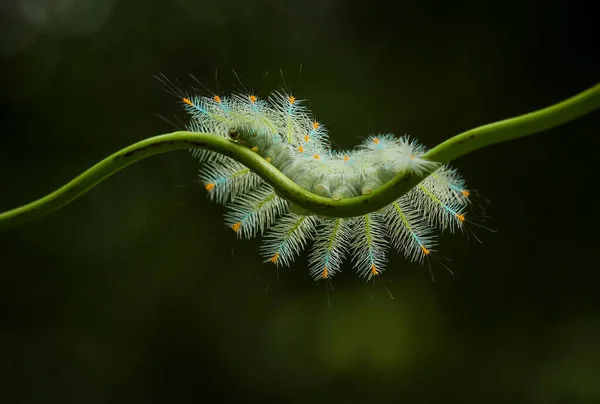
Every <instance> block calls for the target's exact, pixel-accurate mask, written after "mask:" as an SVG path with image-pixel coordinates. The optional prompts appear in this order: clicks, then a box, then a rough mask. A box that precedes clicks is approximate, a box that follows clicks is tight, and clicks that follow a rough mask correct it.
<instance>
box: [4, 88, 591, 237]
mask: <svg viewBox="0 0 600 404" xmlns="http://www.w3.org/2000/svg"><path fill="white" fill-rule="evenodd" d="M597 108H600V84H596V85H595V86H593V87H591V88H589V89H588V90H586V91H583V92H581V93H579V94H577V95H575V96H573V97H571V98H569V99H567V100H564V101H562V102H559V103H557V104H555V105H552V106H550V107H547V108H544V109H541V110H538V111H535V112H531V113H528V114H525V115H520V116H517V117H514V118H510V119H506V120H502V121H499V122H494V123H491V124H488V125H483V126H480V127H477V128H475V129H471V130H468V131H466V132H464V133H461V134H459V135H456V136H454V137H452V138H450V139H448V140H446V141H445V142H443V143H441V144H439V145H438V146H436V147H434V148H433V149H431V150H429V151H428V152H427V153H426V154H425V155H424V156H423V157H424V158H427V159H429V160H431V161H435V162H438V163H440V164H447V163H449V162H450V161H452V160H455V159H457V158H458V157H461V156H463V155H465V154H467V153H470V152H472V151H474V150H477V149H480V148H482V147H485V146H489V145H492V144H495V143H500V142H504V141H507V140H511V139H516V138H519V137H523V136H527V135H531V134H534V133H537V132H541V131H544V130H546V129H549V128H553V127H556V126H558V125H561V124H563V123H565V122H568V121H571V120H573V119H576V118H578V117H580V116H582V115H585V114H587V113H589V112H591V111H593V110H595V109H597ZM193 148H200V149H209V150H212V151H215V152H217V153H221V154H224V155H226V156H229V157H231V158H233V159H234V160H237V161H238V162H240V163H242V164H244V165H245V166H246V167H248V168H249V169H250V170H252V171H253V172H255V173H256V174H258V175H259V176H260V177H262V178H263V179H264V180H265V181H267V182H268V183H269V184H271V185H272V186H273V188H275V190H276V192H277V193H278V194H279V195H280V196H281V197H282V198H285V199H287V200H288V201H290V202H291V203H293V204H294V205H296V206H297V207H299V208H301V209H304V210H306V211H309V212H312V213H313V214H317V215H322V216H329V217H351V216H359V215H363V214H366V213H369V212H373V211H375V210H378V209H380V208H382V207H384V206H386V205H389V204H390V203H392V202H393V201H395V200H396V199H398V198H399V197H401V196H402V195H404V194H405V193H406V192H408V191H409V190H411V189H412V188H413V187H414V186H416V185H417V184H418V183H419V182H421V181H422V180H423V179H424V178H425V177H426V176H427V175H429V174H427V175H424V176H419V175H415V174H412V173H401V174H398V175H397V176H396V177H395V178H393V179H392V180H390V181H389V182H387V183H386V184H384V185H382V186H381V187H380V188H378V189H376V190H374V191H373V192H371V193H370V194H368V195H363V196H358V197H355V198H348V199H342V200H333V199H330V198H324V197H321V196H318V195H315V194H313V193H311V192H309V191H307V190H306V189H304V188H301V187H300V186H298V185H296V184H295V183H294V182H292V181H291V180H290V179H289V178H287V177H286V176H284V175H283V174H282V173H281V172H280V171H278V170H277V169H276V168H275V167H273V166H272V165H271V164H269V163H268V162H267V161H266V160H265V159H263V158H262V157H260V156H259V155H258V154H256V153H254V152H253V151H251V150H250V149H248V148H246V147H244V146H241V145H239V144H236V143H234V142H232V141H230V140H227V139H225V138H222V137H218V136H215V135H212V134H209V133H194V132H183V131H182V132H174V133H170V134H166V135H161V136H156V137H152V138H149V139H146V140H142V141H141V142H138V143H135V144H133V145H131V146H128V147H126V148H124V149H123V150H120V151H118V152H116V153H114V154H113V155H111V156H109V157H107V158H105V159H104V160H102V161H100V162H99V163H98V164H96V165H94V166H93V167H91V168H90V169H88V170H87V171H85V172H84V173H82V174H81V175H79V176H78V177H76V178H75V179H73V180H72V181H71V182H69V183H67V184H66V185H64V186H62V187H61V188H59V189H57V190H56V191H54V192H52V193H50V194H48V195H46V196H44V197H43V198H40V199H38V200H36V201H33V202H31V203H28V204H27V205H23V206H21V207H18V208H15V209H12V210H9V211H7V212H4V213H0V231H5V230H8V229H10V228H12V227H15V226H18V225H21V224H23V223H26V222H30V221H32V220H35V219H39V218H41V217H43V216H45V215H47V214H48V213H50V212H53V211H55V210H57V209H59V208H61V207H63V206H65V205H67V204H68V203H69V202H71V201H73V200H75V199H77V197H79V196H81V195H82V194H84V193H85V192H87V191H88V190H90V189H91V188H93V187H94V186H96V185H97V184H99V183H100V182H102V181H103V180H104V179H106V178H108V177H110V176H111V175H113V174H115V173H116V172H118V171H120V170H122V169H123V168H125V167H127V166H128V165H130V164H133V163H135V162H136V161H139V160H142V159H144V158H146V157H149V156H153V155H155V154H159V153H165V152H168V151H172V150H180V149H193Z"/></svg>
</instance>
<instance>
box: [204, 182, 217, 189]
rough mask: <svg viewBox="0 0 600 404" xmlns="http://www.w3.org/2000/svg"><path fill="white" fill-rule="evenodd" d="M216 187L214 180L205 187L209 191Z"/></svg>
mask: <svg viewBox="0 0 600 404" xmlns="http://www.w3.org/2000/svg"><path fill="white" fill-rule="evenodd" d="M214 187H215V184H213V183H212V182H211V183H210V184H206V186H205V187H204V188H206V190H207V191H210V190H212V189H213V188H214Z"/></svg>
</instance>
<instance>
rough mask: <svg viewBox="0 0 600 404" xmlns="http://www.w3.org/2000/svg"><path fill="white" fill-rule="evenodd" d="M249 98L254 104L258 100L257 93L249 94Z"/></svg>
mask: <svg viewBox="0 0 600 404" xmlns="http://www.w3.org/2000/svg"><path fill="white" fill-rule="evenodd" d="M248 99H249V100H250V103H252V104H254V103H255V102H256V100H258V98H257V97H256V96H255V95H251V96H249V97H248Z"/></svg>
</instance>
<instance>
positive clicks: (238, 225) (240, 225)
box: [231, 222, 242, 232]
mask: <svg viewBox="0 0 600 404" xmlns="http://www.w3.org/2000/svg"><path fill="white" fill-rule="evenodd" d="M240 227H242V222H237V223H236V224H234V225H233V226H231V228H232V229H233V231H235V232H237V231H238V230H239V229H240Z"/></svg>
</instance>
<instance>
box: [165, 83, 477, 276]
mask: <svg viewBox="0 0 600 404" xmlns="http://www.w3.org/2000/svg"><path fill="white" fill-rule="evenodd" d="M167 84H168V85H170V87H171V88H170V90H171V92H173V93H175V94H176V95H177V96H178V98H179V100H180V102H181V104H182V106H183V108H184V109H185V111H186V112H187V114H188V115H189V122H188V123H187V124H186V125H187V129H188V130H190V131H195V132H203V133H210V134H213V135H214V136H220V137H224V138H226V139H229V140H231V141H232V142H237V143H239V144H241V145H243V146H245V147H247V148H249V149H250V150H252V151H254V152H255V153H257V154H258V155H260V156H261V157H262V158H264V159H265V160H266V161H267V162H269V163H270V164H271V165H273V166H274V167H275V168H277V169H278V170H279V171H281V172H282V173H283V174H284V175H285V176H287V177H288V178H290V179H291V180H292V181H294V182H295V183H296V184H297V185H299V186H300V187H302V188H304V189H307V190H309V191H310V192H312V193H314V194H317V195H319V196H322V197H326V198H332V199H334V200H340V199H344V198H352V197H355V196H359V195H368V194H369V193H371V192H372V191H373V190H374V189H376V188H378V187H380V186H381V185H383V184H385V183H386V182H387V181H389V180H390V179H392V178H393V177H394V176H396V175H397V174H399V173H401V172H406V171H409V172H413V173H416V174H424V173H433V174H431V175H429V176H427V177H426V178H425V179H424V180H423V181H422V182H421V183H420V184H418V186H416V187H415V188H413V189H412V190H411V191H410V192H408V193H406V194H405V195H403V196H402V197H400V198H399V199H397V200H396V201H394V202H393V203H391V204H390V205H388V206H386V207H385V208H383V209H380V210H378V211H375V212H371V213H369V214H365V215H362V216H358V217H350V218H330V217H323V216H319V215H315V214H312V213H311V212H308V211H305V210H303V209H300V208H298V207H296V206H294V205H293V204H291V203H289V202H288V201H286V200H285V199H283V198H282V197H280V196H279V195H278V194H277V193H276V192H275V191H274V189H273V188H272V187H271V186H270V185H269V184H268V183H266V182H264V181H263V180H262V179H261V178H260V177H259V176H258V175H257V174H255V173H253V172H252V171H250V170H249V169H247V168H246V167H245V166H244V165H242V164H240V163H238V162H236V161H234V160H233V159H230V158H228V157H226V156H223V155H222V154H217V153H215V152H211V151H204V150H203V151H198V150H195V151H194V156H195V157H196V158H198V160H199V161H200V163H201V170H200V180H201V182H202V183H203V185H204V187H205V189H206V192H207V193H208V196H209V197H210V198H211V200H212V201H214V202H217V203H219V204H223V205H225V207H226V209H227V210H228V212H227V214H226V216H225V223H226V225H227V226H228V227H229V228H230V229H231V230H232V231H233V232H235V233H236V235H237V236H238V237H239V238H254V237H257V236H264V238H263V244H262V246H261V249H260V254H261V256H262V257H263V258H264V261H265V262H267V263H271V264H274V265H277V266H280V265H282V266H289V265H290V264H291V263H292V262H293V261H294V259H295V258H296V257H297V256H298V255H299V254H300V253H301V252H302V251H303V250H304V249H305V248H307V247H308V248H310V251H309V255H308V271H309V274H310V276H311V277H312V278H314V279H315V280H319V279H330V278H331V277H333V276H334V275H336V274H337V273H339V272H340V268H341V265H342V262H344V260H345V259H349V261H350V262H351V263H352V265H353V267H354V269H355V271H356V273H357V274H358V275H359V276H360V277H362V278H365V279H371V278H373V277H376V276H379V275H380V274H381V273H382V272H383V271H384V270H385V267H386V263H387V258H386V256H387V252H388V250H389V249H390V248H393V249H395V250H397V251H398V252H400V253H401V254H403V255H404V256H405V257H406V258H407V259H409V260H410V261H414V262H419V263H422V262H423V261H425V260H427V259H428V258H430V257H433V255H432V254H433V253H434V252H435V251H436V247H437V243H436V229H437V230H438V231H441V232H443V231H450V232H456V231H460V230H463V229H464V226H465V220H466V214H467V213H466V210H467V207H468V205H469V197H470V191H469V190H468V189H467V188H466V184H465V181H464V180H463V179H462V177H461V176H460V175H459V174H458V172H457V171H456V170H455V169H453V168H451V167H449V166H441V165H440V164H438V163H435V162H432V161H429V160H427V159H425V158H422V156H423V154H424V153H425V152H426V151H427V150H426V148H425V147H424V146H423V145H421V144H419V143H418V142H417V141H416V140H415V139H411V138H409V137H408V136H402V137H396V136H394V135H392V134H379V135H374V136H369V137H368V138H366V139H365V140H364V141H363V142H362V143H361V144H360V145H359V146H358V147H357V148H356V149H355V150H347V151H343V150H332V149H331V147H330V142H329V137H328V134H327V130H326V128H325V126H324V125H323V124H322V123H321V122H319V121H317V120H315V119H314V118H313V116H312V114H311V112H310V111H309V110H308V108H307V107H306V105H305V104H304V102H303V101H302V100H299V99H297V98H296V97H295V96H294V95H293V94H290V93H288V92H284V91H277V92H274V93H272V94H271V95H270V96H269V97H267V98H266V99H262V98H260V97H259V96H258V95H256V94H253V93H236V94H233V95H231V96H224V95H222V94H215V95H213V96H203V95H187V94H185V93H183V92H182V91H181V90H179V89H178V88H176V87H175V86H172V85H171V83H168V82H167Z"/></svg>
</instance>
